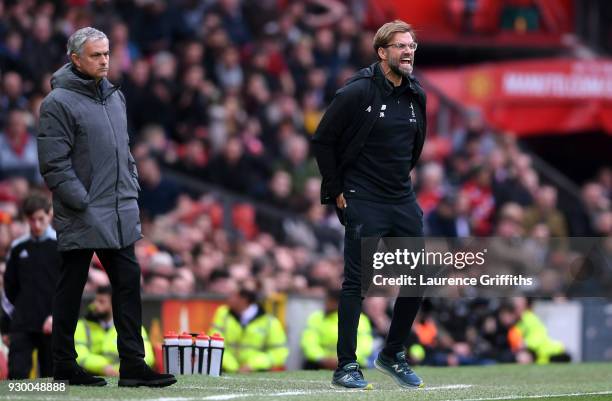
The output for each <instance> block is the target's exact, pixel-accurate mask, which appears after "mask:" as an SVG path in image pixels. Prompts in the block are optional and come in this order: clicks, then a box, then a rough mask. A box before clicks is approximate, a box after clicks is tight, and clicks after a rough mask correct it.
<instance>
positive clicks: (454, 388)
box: [418, 384, 473, 391]
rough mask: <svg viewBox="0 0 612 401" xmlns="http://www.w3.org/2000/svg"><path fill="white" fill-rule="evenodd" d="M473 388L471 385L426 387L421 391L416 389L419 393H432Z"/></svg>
mask: <svg viewBox="0 0 612 401" xmlns="http://www.w3.org/2000/svg"><path fill="white" fill-rule="evenodd" d="M470 387H473V386H472V385H471V384H448V385H446V386H434V387H427V385H426V386H425V387H423V388H421V389H418V390H419V391H432V390H461V389H464V388H470Z"/></svg>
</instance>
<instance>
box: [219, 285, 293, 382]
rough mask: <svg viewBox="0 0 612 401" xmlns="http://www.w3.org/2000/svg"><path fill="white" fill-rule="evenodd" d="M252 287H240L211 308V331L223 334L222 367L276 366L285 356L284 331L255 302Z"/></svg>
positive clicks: (231, 369) (281, 365) (259, 368)
mask: <svg viewBox="0 0 612 401" xmlns="http://www.w3.org/2000/svg"><path fill="white" fill-rule="evenodd" d="M255 300H256V294H255V292H254V291H251V290H249V289H245V288H242V289H240V290H237V291H235V292H234V293H233V294H231V295H230V297H229V299H228V300H227V305H224V306H220V307H219V308H218V309H217V311H216V312H215V316H214V319H213V326H212V328H211V333H220V334H221V335H222V336H223V337H224V338H225V352H224V354H223V370H224V371H226V372H237V371H240V372H250V371H265V370H280V369H283V368H284V366H285V362H286V360H287V357H288V356H289V348H288V347H287V335H286V334H285V330H284V329H283V326H282V324H281V323H280V321H279V320H278V319H277V318H276V317H275V316H273V315H271V314H268V313H266V312H265V311H264V310H263V308H262V307H261V306H260V305H259V304H257V303H256V302H255Z"/></svg>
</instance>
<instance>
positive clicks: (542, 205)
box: [524, 185, 567, 237]
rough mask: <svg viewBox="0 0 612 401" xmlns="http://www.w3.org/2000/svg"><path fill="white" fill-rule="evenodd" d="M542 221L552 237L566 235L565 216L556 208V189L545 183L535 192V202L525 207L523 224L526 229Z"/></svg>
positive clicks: (528, 229)
mask: <svg viewBox="0 0 612 401" xmlns="http://www.w3.org/2000/svg"><path fill="white" fill-rule="evenodd" d="M540 223H544V224H545V225H546V226H547V227H548V230H549V232H550V235H551V236H553V237H566V236H567V223H566V222H565V216H563V214H562V213H561V212H560V211H559V210H558V209H557V190H556V189H555V188H554V187H552V186H550V185H545V186H543V187H541V188H540V189H539V190H538V192H537V193H536V197H535V204H534V205H533V206H531V207H528V208H527V209H525V216H524V225H525V229H526V230H527V231H531V229H532V228H533V227H534V226H535V225H536V224H540Z"/></svg>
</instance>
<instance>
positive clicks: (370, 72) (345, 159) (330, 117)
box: [311, 63, 427, 204]
mask: <svg viewBox="0 0 612 401" xmlns="http://www.w3.org/2000/svg"><path fill="white" fill-rule="evenodd" d="M408 79H409V81H408V84H409V89H408V90H409V91H412V92H413V93H414V94H415V96H414V97H415V100H416V105H417V107H416V108H415V112H416V113H418V114H419V115H418V116H417V121H418V126H417V133H416V136H415V139H414V146H413V151H412V164H411V166H410V169H411V170H412V168H414V166H415V165H416V163H417V161H418V160H419V156H420V155H421V151H422V150H423V144H424V143H425V133H426V130H427V123H426V118H425V117H426V96H425V91H424V90H423V88H422V87H421V85H420V84H419V82H418V81H417V80H416V79H415V78H413V77H410V78H408ZM385 80H386V78H385V77H384V75H383V74H382V72H381V70H380V65H379V63H374V64H372V65H370V66H369V67H366V68H363V69H361V70H359V71H358V72H357V73H356V74H355V75H354V76H353V77H352V78H351V79H349V80H348V81H347V83H346V85H345V86H344V87H342V88H340V89H339V90H338V91H337V92H336V94H335V96H334V99H333V100H332V102H331V103H330V105H329V107H328V108H327V110H326V111H325V114H324V115H323V118H322V119H321V122H320V123H319V126H318V127H317V130H316V132H315V134H314V135H313V137H312V140H311V141H312V149H313V152H314V155H315V157H316V159H317V164H318V166H319V170H320V172H321V176H322V177H323V180H322V183H321V203H322V204H335V203H336V197H337V196H338V195H339V194H340V193H342V191H343V173H344V171H346V168H347V167H348V166H350V164H351V163H352V162H354V161H355V160H356V159H357V156H359V153H360V152H361V148H362V147H363V145H364V143H365V141H366V139H367V137H368V135H369V134H370V132H371V131H372V128H373V127H374V124H375V123H376V119H377V118H378V116H379V114H378V110H380V107H381V105H382V101H383V98H384V97H387V96H389V95H390V93H391V92H392V91H393V88H392V87H391V86H390V85H389V84H387V83H386V82H385Z"/></svg>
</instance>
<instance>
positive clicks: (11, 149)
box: [0, 109, 42, 184]
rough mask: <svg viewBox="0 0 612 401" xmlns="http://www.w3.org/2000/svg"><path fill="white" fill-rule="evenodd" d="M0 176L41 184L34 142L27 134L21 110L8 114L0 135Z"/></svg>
mask: <svg viewBox="0 0 612 401" xmlns="http://www.w3.org/2000/svg"><path fill="white" fill-rule="evenodd" d="M0 176H1V177H2V178H8V177H14V176H18V177H24V178H26V179H27V180H28V181H30V182H31V183H36V184H38V183H41V182H42V177H41V176H40V173H39V170H38V153H37V146H36V140H35V139H34V137H33V136H32V135H31V134H30V133H29V132H28V124H27V116H26V112H25V111H23V110H18V109H15V110H11V111H10V112H9V114H8V118H7V122H6V126H5V127H4V132H3V133H2V135H0Z"/></svg>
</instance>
